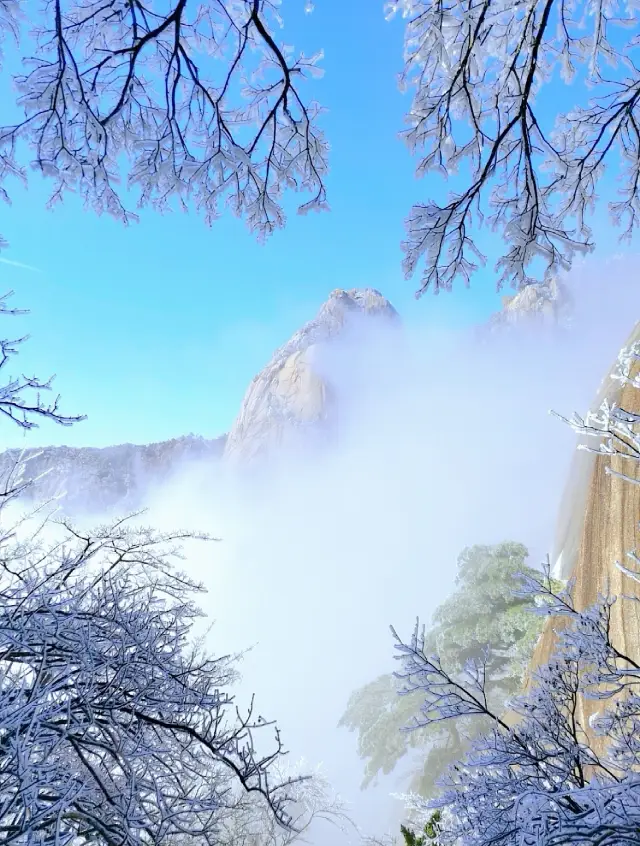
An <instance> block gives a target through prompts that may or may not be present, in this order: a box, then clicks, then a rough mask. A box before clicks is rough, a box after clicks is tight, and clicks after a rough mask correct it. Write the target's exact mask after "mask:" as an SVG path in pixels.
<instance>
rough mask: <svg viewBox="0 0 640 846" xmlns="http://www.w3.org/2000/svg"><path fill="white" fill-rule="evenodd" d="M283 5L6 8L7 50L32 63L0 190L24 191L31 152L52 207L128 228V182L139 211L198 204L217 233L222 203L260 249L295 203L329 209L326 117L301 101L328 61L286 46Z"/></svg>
mask: <svg viewBox="0 0 640 846" xmlns="http://www.w3.org/2000/svg"><path fill="white" fill-rule="evenodd" d="M279 5H280V0H212V2H207V3H196V4H194V5H193V6H191V5H190V4H187V3H186V0H176V2H173V0H154V2H140V1H139V0H68V2H67V0H51V2H45V3H42V4H36V3H35V2H26V0H1V2H0V36H2V35H7V34H8V33H10V34H11V35H13V36H14V38H15V40H16V41H17V43H18V49H19V52H20V53H21V55H23V56H24V57H25V58H23V68H22V73H21V74H20V75H18V76H17V77H16V78H15V80H14V81H15V84H16V86H17V89H18V101H17V105H18V112H19V113H21V116H20V117H18V118H17V119H16V120H15V121H14V122H13V123H12V124H11V125H5V126H2V127H0V185H1V184H2V183H3V182H4V181H5V178H6V177H8V176H11V175H13V176H18V177H21V178H26V169H25V167H24V164H23V162H22V160H21V158H20V154H21V149H20V148H21V146H23V145H21V142H26V145H27V147H28V149H29V150H30V152H31V163H30V164H31V167H32V168H33V169H34V170H36V171H39V172H40V173H41V174H43V175H45V176H48V177H50V178H51V179H52V180H53V183H54V189H53V192H52V202H56V201H58V200H60V199H62V197H63V196H64V194H65V193H66V192H68V191H74V192H77V193H79V194H80V195H81V196H83V197H84V199H85V200H86V202H87V205H88V206H90V207H91V208H93V209H94V210H95V211H97V212H99V213H101V212H108V213H110V214H112V215H115V216H116V217H117V218H120V219H122V220H124V221H127V220H129V219H131V218H133V217H135V214H134V213H133V212H132V211H131V210H130V208H129V207H128V205H129V203H128V200H127V198H126V197H125V196H124V194H123V192H122V190H121V188H120V186H119V182H120V176H121V175H122V171H123V168H124V170H125V171H126V175H127V181H128V185H130V186H135V188H136V189H137V190H138V195H139V205H140V206H146V205H151V206H153V207H155V208H157V209H160V210H164V209H167V208H169V207H170V206H171V203H172V200H173V199H177V201H178V203H179V204H182V205H183V206H184V205H185V204H186V203H187V202H188V201H192V202H193V204H194V205H195V207H196V208H197V209H198V210H199V211H201V212H202V213H203V215H204V217H205V219H206V221H207V222H209V223H210V222H212V221H213V220H214V219H215V218H216V217H217V216H218V215H219V213H220V206H221V203H222V201H225V202H226V204H227V205H228V206H229V207H230V208H231V210H232V211H233V212H234V213H235V214H237V215H240V216H242V217H243V218H244V219H245V220H246V222H247V223H248V225H249V227H250V228H251V229H252V230H254V231H256V232H257V233H258V235H259V236H262V237H264V236H266V235H269V234H270V233H271V232H272V231H273V230H274V229H275V228H277V227H280V226H282V225H283V224H284V212H283V208H282V202H281V201H282V194H283V192H284V190H285V189H292V190H295V191H304V192H306V193H307V194H308V195H309V196H308V198H307V199H306V201H305V202H303V203H302V204H301V205H300V206H299V209H298V210H299V212H301V213H304V212H307V211H309V210H310V209H323V208H325V207H326V197H325V186H324V182H323V180H324V176H325V174H326V171H327V144H326V142H325V140H324V138H323V135H322V132H321V130H320V129H319V126H318V117H319V114H320V111H321V110H320V107H319V106H318V104H317V103H315V102H313V101H306V100H305V99H304V97H303V94H302V87H304V80H305V79H307V78H309V77H314V76H317V75H318V74H319V73H320V70H319V67H318V62H319V60H320V59H321V54H319V53H318V54H316V55H313V56H306V55H304V54H303V53H300V54H297V55H296V54H294V51H293V50H292V49H291V48H290V47H288V46H287V45H284V44H281V43H280V42H279V41H278V39H277V37H276V36H275V35H274V31H275V28H276V27H278V26H279V25H280V18H279V15H278V7H279ZM6 88H7V89H8V88H9V85H6ZM7 94H8V91H5V97H6V96H7ZM0 190H2V193H3V196H4V198H5V199H8V195H7V194H6V190H5V189H0Z"/></svg>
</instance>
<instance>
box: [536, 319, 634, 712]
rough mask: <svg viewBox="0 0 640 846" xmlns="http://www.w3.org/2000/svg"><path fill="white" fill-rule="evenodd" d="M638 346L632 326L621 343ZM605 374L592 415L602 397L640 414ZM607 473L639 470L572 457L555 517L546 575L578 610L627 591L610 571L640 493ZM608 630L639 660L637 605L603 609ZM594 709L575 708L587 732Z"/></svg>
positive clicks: (628, 534) (549, 641) (546, 643)
mask: <svg viewBox="0 0 640 846" xmlns="http://www.w3.org/2000/svg"><path fill="white" fill-rule="evenodd" d="M639 339H640V323H638V324H637V325H636V327H635V329H634V331H633V332H632V334H631V336H630V337H629V339H628V341H627V344H631V343H634V342H635V341H638V340H639ZM627 344H625V346H626V345H627ZM612 372H613V368H612V370H611V371H610V372H609V374H608V375H607V377H606V378H605V380H604V382H603V383H602V385H601V387H600V390H599V392H598V395H597V396H596V398H595V400H594V402H593V405H592V410H594V411H595V410H596V409H597V408H599V407H600V405H601V403H602V401H603V400H604V399H605V398H606V399H608V400H609V401H610V402H615V403H616V404H617V405H619V406H621V407H622V408H624V409H626V410H628V411H631V412H634V413H640V390H638V389H636V388H633V387H631V386H629V385H624V386H622V385H621V384H620V383H619V382H617V381H615V380H613V379H612V378H611V373H612ZM636 372H637V371H636ZM632 375H636V374H635V373H632ZM607 466H611V468H612V470H614V471H618V472H624V473H626V474H627V475H629V476H633V475H634V472H635V474H636V478H638V479H640V465H638V464H636V463H635V462H629V461H626V462H624V461H623V459H621V458H620V457H616V456H613V457H611V456H607V455H596V454H594V453H588V452H584V451H583V450H580V451H578V452H577V453H576V455H575V456H574V460H573V466H572V469H571V472H570V475H569V480H568V483H567V486H566V489H565V492H564V497H563V501H562V506H561V509H560V512H559V520H558V529H557V537H556V544H555V550H554V559H553V563H554V575H555V576H556V577H557V578H562V579H569V578H573V579H575V589H574V599H575V602H576V605H577V607H578V608H586V607H588V606H589V605H592V604H593V603H594V602H596V600H597V599H598V595H599V594H603V595H607V594H611V595H615V596H621V595H622V594H625V593H627V594H628V593H632V592H633V591H632V590H631V589H630V584H629V580H628V577H625V576H624V575H623V574H622V573H621V572H620V570H618V568H617V567H616V566H615V562H616V561H624V560H625V557H626V553H627V552H628V551H631V550H634V549H640V528H639V526H638V519H639V518H640V486H638V485H633V484H631V483H630V482H625V481H623V480H621V479H619V478H616V477H615V476H613V475H610V474H609V473H607V472H606V468H607ZM561 625H562V621H561V618H555V619H554V618H551V619H549V620H548V622H547V625H546V626H545V628H544V630H543V633H542V635H541V637H540V640H539V641H538V644H537V647H536V651H535V653H534V657H533V666H534V667H535V666H540V665H541V664H543V663H546V662H547V661H548V659H549V658H550V657H551V654H552V652H553V650H554V647H555V643H556V635H555V632H556V631H557V630H558V629H559V626H561ZM611 631H612V638H613V642H614V643H615V644H616V646H617V647H618V648H619V649H620V650H621V651H622V652H624V653H625V654H627V655H629V656H630V657H632V658H633V659H634V660H636V661H640V603H634V602H630V601H620V602H618V603H616V604H615V605H614V606H613V608H612V610H611ZM601 704H602V703H598V702H597V701H595V702H594V701H582V702H581V705H580V709H581V714H580V716H581V718H582V723H583V725H587V718H588V717H589V716H590V715H591V714H592V713H594V712H595V711H597V710H599V708H600V707H601Z"/></svg>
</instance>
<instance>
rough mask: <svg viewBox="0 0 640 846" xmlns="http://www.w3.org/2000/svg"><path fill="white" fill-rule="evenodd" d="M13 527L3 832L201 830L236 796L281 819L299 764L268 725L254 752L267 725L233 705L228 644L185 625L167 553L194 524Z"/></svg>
mask: <svg viewBox="0 0 640 846" xmlns="http://www.w3.org/2000/svg"><path fill="white" fill-rule="evenodd" d="M45 525H49V526H50V524H45ZM22 535H23V536H21V537H15V536H12V535H8V536H7V537H6V538H5V540H6V542H5V543H3V545H2V547H1V548H0V839H1V840H2V842H3V843H7V844H22V843H26V842H29V843H38V844H42V846H45V844H46V845H47V846H48V844H56V846H65V844H72V843H73V844H79V843H87V844H88V843H92V844H103V846H107V844H108V845H109V846H112V845H113V844H116V843H117V844H121V846H142V844H145V846H147V844H152V843H165V842H166V843H178V842H179V840H180V838H181V837H182V836H183V835H184V836H186V835H189V836H190V837H193V838H194V839H195V840H196V841H197V842H198V843H205V844H214V843H218V842H219V840H218V834H219V829H220V825H221V823H222V821H223V819H224V818H226V815H227V814H228V813H229V812H230V811H231V810H232V809H233V807H234V805H235V804H236V803H237V802H238V801H240V800H242V797H243V796H255V797H256V800H259V801H261V802H263V803H264V806H265V813H266V814H271V815H272V816H273V817H274V819H275V820H276V821H277V823H278V824H279V825H280V826H282V827H283V828H284V830H286V831H290V830H291V829H292V826H293V825H294V820H293V819H292V815H291V813H290V812H289V807H290V804H291V797H290V796H289V790H290V789H291V790H298V789H299V783H300V782H301V781H303V778H302V777H301V776H294V777H291V778H289V777H285V778H284V779H283V780H280V779H279V778H278V773H277V771H274V765H275V764H277V762H278V761H279V759H280V758H281V756H282V755H283V754H284V752H283V748H282V743H281V740H280V736H279V733H278V731H277V729H272V730H273V731H274V732H275V743H274V745H273V748H272V749H271V751H268V752H266V751H265V752H263V753H261V754H258V753H257V751H256V747H255V744H254V735H255V734H256V732H260V734H261V735H262V734H264V731H265V728H267V730H269V729H268V727H269V726H270V725H271V724H270V723H267V722H266V721H265V720H264V719H263V718H262V716H260V715H258V714H256V713H255V709H254V707H253V705H251V707H250V708H249V710H248V712H247V713H241V712H240V711H239V710H238V709H237V708H236V706H235V705H234V702H233V698H232V697H231V695H230V694H229V692H228V688H229V685H230V684H231V683H232V682H233V681H234V679H235V677H236V671H235V668H234V661H233V659H232V658H230V657H221V658H211V657H209V656H208V655H207V654H205V653H204V652H203V651H202V649H201V647H200V646H199V644H198V643H197V642H195V643H194V641H193V638H192V637H191V634H192V626H193V623H194V622H195V620H196V618H197V617H198V616H199V612H198V610H197V607H196V606H195V605H194V602H193V597H194V594H195V593H197V592H198V590H201V588H199V587H198V586H197V585H196V584H194V583H193V582H191V581H190V580H189V579H188V578H187V577H186V576H185V575H184V574H182V573H181V572H180V571H178V570H177V569H175V567H174V566H173V565H172V561H173V560H174V559H175V558H176V556H179V554H180V545H181V544H182V543H183V541H185V540H188V539H189V538H191V537H192V535H190V534H186V533H177V534H158V533H156V532H154V531H152V530H151V529H145V528H140V529H133V528H130V527H129V525H128V522H127V521H126V520H123V521H119V522H117V523H115V524H113V525H111V526H105V527H101V528H99V529H97V530H96V531H94V532H92V533H90V534H88V533H84V532H81V531H78V530H76V529H74V528H73V527H72V526H70V525H66V524H61V525H60V526H58V531H57V537H55V539H54V540H49V541H46V540H45V537H44V535H43V534H42V532H41V531H40V532H36V533H35V534H32V535H29V536H24V533H22ZM261 748H264V746H263V744H262V743H261Z"/></svg>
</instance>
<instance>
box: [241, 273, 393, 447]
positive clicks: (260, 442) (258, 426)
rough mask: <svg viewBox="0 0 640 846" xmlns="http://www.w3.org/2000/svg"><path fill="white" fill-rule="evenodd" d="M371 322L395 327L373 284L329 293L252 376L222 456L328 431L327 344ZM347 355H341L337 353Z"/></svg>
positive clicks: (332, 405) (331, 396) (331, 404)
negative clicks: (327, 297)
mask: <svg viewBox="0 0 640 846" xmlns="http://www.w3.org/2000/svg"><path fill="white" fill-rule="evenodd" d="M372 321H382V322H383V323H384V324H386V325H387V326H393V327H396V326H399V323H400V318H399V315H398V312H397V311H396V310H395V309H394V307H393V306H392V305H391V303H390V302H389V301H388V300H387V299H385V297H383V296H382V294H381V293H380V292H379V291H376V290H374V289H373V288H364V289H357V288H354V289H351V290H348V291H344V290H342V289H337V290H335V291H332V293H331V294H330V296H329V299H328V300H327V301H326V302H325V303H324V304H323V305H322V306H321V308H320V310H319V311H318V313H317V315H316V316H315V317H314V318H313V320H310V321H309V322H308V323H306V324H305V325H304V326H303V327H302V328H301V329H299V330H298V331H297V332H296V333H295V334H294V335H293V336H292V337H291V338H290V340H289V341H287V343H286V344H284V345H283V346H282V347H280V348H279V349H278V350H276V352H275V353H274V354H273V356H272V357H271V360H270V361H269V363H268V364H267V365H266V367H264V368H263V370H261V371H260V373H259V374H258V375H257V376H256V377H255V378H254V379H253V381H252V382H251V384H250V385H249V388H248V390H247V392H246V394H245V396H244V399H243V401H242V405H241V407H240V413H239V414H238V416H237V418H236V420H235V423H234V424H233V426H232V428H231V431H230V432H229V436H228V438H227V442H226V445H225V450H224V458H225V459H226V460H230V461H233V462H240V463H247V462H249V461H252V460H254V459H256V458H258V457H260V456H264V455H267V454H269V453H271V452H272V451H273V450H274V449H277V448H279V447H282V446H287V447H290V446H293V445H295V444H296V443H297V442H300V441H301V440H302V441H307V440H308V439H309V438H310V437H314V436H319V437H323V436H324V435H325V434H327V433H328V431H329V429H330V426H328V425H327V424H330V422H331V418H332V415H333V414H335V413H336V411H337V409H336V397H335V391H334V385H333V384H332V382H331V378H330V376H328V374H327V369H326V367H325V366H324V365H325V364H326V361H327V354H328V352H329V350H330V348H332V347H334V348H335V346H336V342H337V341H338V340H339V339H340V338H343V337H344V336H345V335H346V334H347V333H351V335H352V336H353V333H357V332H358V330H359V329H360V328H363V327H364V328H366V326H367V325H371V323H372ZM343 354H345V355H346V354H347V353H343Z"/></svg>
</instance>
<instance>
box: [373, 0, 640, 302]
mask: <svg viewBox="0 0 640 846" xmlns="http://www.w3.org/2000/svg"><path fill="white" fill-rule="evenodd" d="M386 10H387V14H388V15H389V16H390V17H393V16H394V15H397V14H400V15H402V17H403V18H404V19H405V20H406V34H405V56H404V68H403V71H402V73H401V84H402V86H403V88H407V87H408V88H412V89H413V91H414V94H413V100H412V104H411V107H410V109H409V111H408V114H407V122H408V124H409V128H408V129H407V130H406V132H405V133H404V137H405V140H406V142H407V145H408V147H409V149H410V150H411V152H412V153H414V154H415V155H417V156H418V157H419V159H418V166H417V172H418V175H419V176H422V175H424V174H426V173H428V172H432V171H434V172H438V173H441V174H443V175H444V176H448V175H450V174H454V173H457V171H458V169H459V168H460V169H462V170H463V172H464V174H465V175H464V181H465V185H466V187H465V188H464V189H463V190H460V191H458V192H457V193H452V194H451V195H450V196H449V199H448V200H447V201H446V202H444V203H442V204H440V203H438V202H436V201H434V200H431V201H430V202H428V203H423V204H417V205H415V206H414V207H413V209H412V210H411V213H410V215H409V217H408V220H407V239H406V242H405V244H404V248H405V254H406V256H405V262H404V267H405V271H406V273H407V275H411V274H413V273H414V271H415V270H416V268H417V267H418V266H419V265H420V264H422V266H423V273H422V281H421V288H420V293H422V292H424V291H425V290H426V289H427V288H434V289H435V290H439V289H440V288H445V289H449V288H451V285H452V284H453V282H454V280H455V279H456V278H461V279H463V280H464V281H465V282H466V283H468V282H469V279H470V277H471V275H472V273H473V272H474V270H475V269H476V268H477V266H478V265H479V264H481V263H484V260H485V257H484V256H483V255H482V254H481V253H480V251H479V249H478V248H477V246H476V244H475V243H474V240H473V237H472V233H471V228H472V225H473V223H474V221H475V222H476V223H480V222H482V221H483V219H484V218H485V217H487V222H488V223H489V225H490V226H491V227H492V228H493V229H497V230H499V231H500V233H501V234H502V235H503V237H504V238H505V240H506V242H507V250H506V252H505V254H504V255H503V256H502V258H500V260H499V262H498V265H497V269H498V271H499V279H498V286H499V287H501V286H502V285H503V284H505V283H510V284H512V285H513V286H515V287H520V286H522V285H525V284H527V283H529V282H532V281H539V280H537V279H534V278H532V277H531V275H530V272H529V266H530V265H531V263H532V262H533V261H534V259H536V258H541V259H542V260H543V262H544V264H545V265H546V273H547V275H552V274H555V273H557V272H558V271H561V270H566V269H567V268H568V267H569V266H570V265H571V261H572V258H573V256H574V254H575V253H585V252H588V251H590V250H591V249H592V248H593V245H594V244H593V237H592V232H591V229H590V228H589V226H588V224H587V221H586V217H587V214H588V213H589V212H590V211H592V209H593V206H594V203H595V200H596V198H597V193H596V192H597V186H598V182H599V180H600V178H601V176H602V174H603V172H604V167H605V164H606V162H608V161H609V160H611V159H612V157H613V155H614V154H616V155H617V156H619V157H621V158H622V161H623V172H622V183H621V189H620V192H619V194H620V197H621V198H620V200H618V201H617V202H615V203H612V204H611V206H610V211H611V216H612V219H613V221H614V222H615V223H617V224H619V225H622V226H623V227H624V233H625V235H627V236H628V235H630V234H631V233H632V231H633V230H634V229H635V228H636V227H637V225H638V222H639V217H638V216H639V213H640V196H639V194H638V185H639V181H640V109H639V106H638V101H639V98H640V74H639V73H638V67H637V62H636V59H635V50H636V47H637V39H638V3H637V2H636V0H632V2H622V0H612V2H591V0H543V2H540V0H522V2H515V3H514V2H512V0H462V2H458V0H455V2H453V0H447V1H446V2H442V0H392V2H387V3H386ZM559 76H560V77H561V78H562V81H564V82H565V83H567V84H568V83H570V82H571V81H572V80H574V79H576V78H577V79H579V80H580V81H581V82H586V84H587V85H588V86H589V87H590V88H592V89H593V91H594V96H593V98H592V99H591V100H590V101H589V102H587V103H585V105H584V106H580V105H575V106H574V107H573V108H570V109H569V110H564V109H560V110H559V111H558V112H557V119H556V122H555V126H554V125H553V124H551V125H549V124H548V120H547V115H546V114H545V110H547V109H548V106H549V101H550V98H549V94H548V92H547V91H545V86H546V85H547V84H549V83H551V82H553V83H554V84H555V85H556V86H557V85H558V84H559V81H558V77H559ZM573 102H575V98H574V100H573ZM543 104H544V108H543Z"/></svg>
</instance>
